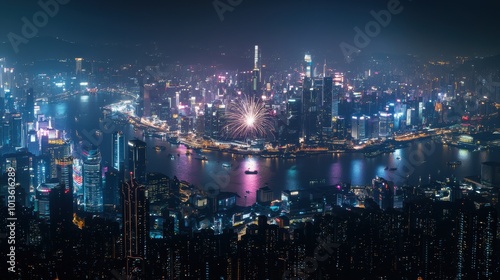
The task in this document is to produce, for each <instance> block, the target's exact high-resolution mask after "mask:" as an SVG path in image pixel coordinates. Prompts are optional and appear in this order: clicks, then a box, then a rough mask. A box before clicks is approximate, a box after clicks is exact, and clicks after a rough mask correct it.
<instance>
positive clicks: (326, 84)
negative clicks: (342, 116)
mask: <svg viewBox="0 0 500 280" xmlns="http://www.w3.org/2000/svg"><path fill="white" fill-rule="evenodd" d="M333 102H334V99H333V79H332V77H324V78H323V94H322V102H321V103H322V106H321V114H322V121H321V124H322V126H323V128H327V129H330V130H331V128H332V118H333Z"/></svg>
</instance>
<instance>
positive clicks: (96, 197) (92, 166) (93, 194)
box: [83, 148, 103, 213]
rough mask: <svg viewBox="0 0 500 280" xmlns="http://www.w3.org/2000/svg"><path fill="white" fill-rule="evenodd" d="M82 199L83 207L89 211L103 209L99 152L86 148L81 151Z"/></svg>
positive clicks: (98, 211) (94, 211) (97, 211)
mask: <svg viewBox="0 0 500 280" xmlns="http://www.w3.org/2000/svg"><path fill="white" fill-rule="evenodd" d="M83 157H84V158H83V201H84V203H85V206H84V209H85V211H86V212H90V213H101V212H102V211H103V200H102V175H101V152H100V151H99V149H97V148H96V149H88V150H84V152H83Z"/></svg>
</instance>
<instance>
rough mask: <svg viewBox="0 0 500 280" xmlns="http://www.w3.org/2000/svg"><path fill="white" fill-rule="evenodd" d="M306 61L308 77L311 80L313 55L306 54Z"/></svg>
mask: <svg viewBox="0 0 500 280" xmlns="http://www.w3.org/2000/svg"><path fill="white" fill-rule="evenodd" d="M304 61H305V62H306V77H307V78H311V71H312V58H311V54H309V53H306V55H305V56H304Z"/></svg>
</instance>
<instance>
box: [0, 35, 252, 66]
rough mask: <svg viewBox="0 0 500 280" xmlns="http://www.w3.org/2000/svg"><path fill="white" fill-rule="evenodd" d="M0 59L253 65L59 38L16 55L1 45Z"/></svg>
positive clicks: (229, 57)
mask: <svg viewBox="0 0 500 280" xmlns="http://www.w3.org/2000/svg"><path fill="white" fill-rule="evenodd" d="M0 57H7V58H8V60H9V61H13V62H14V61H16V62H18V63H20V64H26V63H31V62H32V61H43V60H54V59H67V58H74V57H84V58H86V59H96V60H108V59H110V60H113V61H114V62H118V63H135V62H140V63H144V64H146V65H147V64H156V63H158V62H159V61H160V62H166V63H177V62H180V63H182V64H203V65H218V66H220V67H222V68H226V69H237V68H239V69H243V68H248V69H250V68H251V67H252V61H251V60H249V59H248V58H244V57H243V55H239V54H235V53H234V52H233V53H229V52H228V51H224V50H223V49H219V48H207V47H202V46H201V47H200V46H194V45H185V44H180V43H163V44H157V43H153V42H150V43H143V44H136V45H126V44H93V43H92V42H88V43H87V42H86V43H75V42H70V41H67V40H63V39H60V38H51V37H35V38H33V39H31V40H29V41H28V43H27V44H21V45H19V52H18V53H15V51H14V48H13V47H12V45H11V43H10V42H8V41H6V42H3V43H1V44H0Z"/></svg>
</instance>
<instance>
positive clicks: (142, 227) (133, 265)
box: [121, 173, 149, 276]
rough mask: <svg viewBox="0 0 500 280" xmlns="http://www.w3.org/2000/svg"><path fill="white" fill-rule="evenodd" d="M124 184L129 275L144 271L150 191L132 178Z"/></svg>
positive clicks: (124, 255)
mask: <svg viewBox="0 0 500 280" xmlns="http://www.w3.org/2000/svg"><path fill="white" fill-rule="evenodd" d="M130 177H131V178H130V180H129V181H127V182H124V183H123V184H122V190H121V199H122V201H121V203H122V205H123V213H122V214H123V246H124V247H123V259H124V260H125V273H126V275H127V276H141V275H136V274H135V272H136V271H141V272H143V271H144V259H145V258H146V248H147V247H146V245H147V240H148V234H149V233H148V231H149V225H148V220H149V219H148V218H149V212H148V207H149V206H148V203H149V201H148V191H147V190H146V187H145V186H144V185H142V184H139V183H138V182H137V181H136V180H135V179H133V178H132V173H130Z"/></svg>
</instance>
